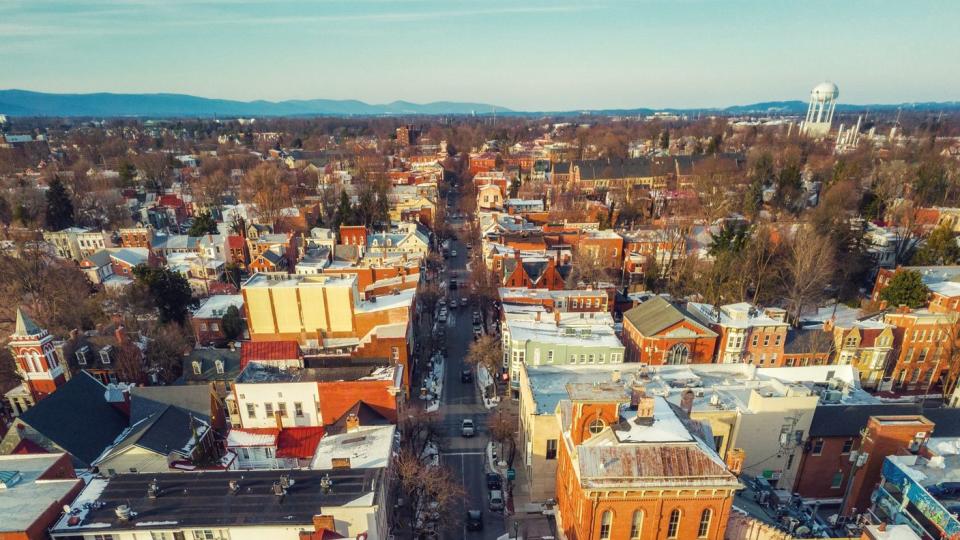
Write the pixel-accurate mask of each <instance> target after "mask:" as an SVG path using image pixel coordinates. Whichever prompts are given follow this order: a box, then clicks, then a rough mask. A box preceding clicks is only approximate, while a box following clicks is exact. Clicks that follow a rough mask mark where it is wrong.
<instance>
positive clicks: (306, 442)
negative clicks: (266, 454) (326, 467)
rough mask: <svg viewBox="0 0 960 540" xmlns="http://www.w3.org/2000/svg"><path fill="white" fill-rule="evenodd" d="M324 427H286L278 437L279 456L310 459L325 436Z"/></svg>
mask: <svg viewBox="0 0 960 540" xmlns="http://www.w3.org/2000/svg"><path fill="white" fill-rule="evenodd" d="M323 433H324V429H323V428H322V427H295V428H286V429H284V430H283V431H281V432H280V436H279V437H277V457H278V458H298V459H310V458H312V457H313V454H314V452H316V451H317V445H318V444H320V439H322V438H323Z"/></svg>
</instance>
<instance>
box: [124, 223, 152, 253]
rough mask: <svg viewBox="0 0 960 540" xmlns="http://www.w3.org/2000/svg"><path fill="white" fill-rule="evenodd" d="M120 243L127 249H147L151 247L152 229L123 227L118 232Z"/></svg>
mask: <svg viewBox="0 0 960 540" xmlns="http://www.w3.org/2000/svg"><path fill="white" fill-rule="evenodd" d="M119 233H120V243H121V245H123V247H127V248H147V249H150V247H151V246H152V245H153V228H152V227H125V228H121V229H120V230H119Z"/></svg>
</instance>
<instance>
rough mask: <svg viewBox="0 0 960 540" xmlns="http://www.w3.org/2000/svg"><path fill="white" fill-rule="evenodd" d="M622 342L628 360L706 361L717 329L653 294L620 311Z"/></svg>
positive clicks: (711, 355)
mask: <svg viewBox="0 0 960 540" xmlns="http://www.w3.org/2000/svg"><path fill="white" fill-rule="evenodd" d="M623 345H624V346H625V347H626V359H627V361H628V362H643V363H646V364H649V365H654V366H658V365H664V364H710V363H713V358H714V351H715V350H716V346H717V333H716V332H714V331H713V330H710V329H709V328H707V327H706V326H704V325H702V324H700V323H699V322H697V320H696V319H695V318H693V317H692V316H690V315H689V314H688V313H687V312H686V311H684V310H681V309H680V308H678V307H677V306H674V305H673V304H671V303H670V302H668V301H666V300H664V299H663V298H661V297H659V296H655V297H653V298H651V299H650V300H647V301H646V302H644V303H642V304H640V305H639V306H636V307H634V308H633V309H630V310H628V311H626V312H625V313H624V314H623Z"/></svg>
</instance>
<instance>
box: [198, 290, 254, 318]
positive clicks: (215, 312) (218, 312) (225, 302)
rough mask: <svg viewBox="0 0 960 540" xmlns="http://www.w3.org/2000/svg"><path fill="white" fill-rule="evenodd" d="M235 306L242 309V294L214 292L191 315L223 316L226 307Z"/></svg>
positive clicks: (205, 316)
mask: <svg viewBox="0 0 960 540" xmlns="http://www.w3.org/2000/svg"><path fill="white" fill-rule="evenodd" d="M230 306H235V307H236V308H237V309H241V310H242V309H243V295H242V294H215V295H213V296H211V297H209V298H207V299H206V300H205V301H204V302H203V303H202V304H200V307H199V308H197V310H196V311H194V312H193V317H194V318H196V319H210V318H219V317H223V316H224V314H226V313H227V308H229V307H230Z"/></svg>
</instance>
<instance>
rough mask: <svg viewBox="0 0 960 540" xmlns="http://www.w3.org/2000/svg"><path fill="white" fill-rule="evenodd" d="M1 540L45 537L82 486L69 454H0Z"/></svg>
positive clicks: (30, 539) (42, 539)
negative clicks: (64, 507) (1, 473)
mask: <svg viewBox="0 0 960 540" xmlns="http://www.w3.org/2000/svg"><path fill="white" fill-rule="evenodd" d="M0 471H3V473H4V474H3V475H0V483H2V486H3V487H2V489H0V540H46V539H47V538H49V536H48V535H47V529H48V528H50V526H51V525H53V524H54V523H56V522H57V520H58V519H59V518H60V515H61V514H63V506H64V505H67V504H70V503H71V502H73V500H74V499H75V498H76V496H77V494H78V493H80V491H81V490H82V489H83V485H84V484H83V480H80V479H79V478H77V475H76V473H75V472H74V470H73V464H72V462H71V461H70V456H69V455H68V454H47V453H39V454H33V453H31V454H19V453H17V454H14V455H8V456H0Z"/></svg>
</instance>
